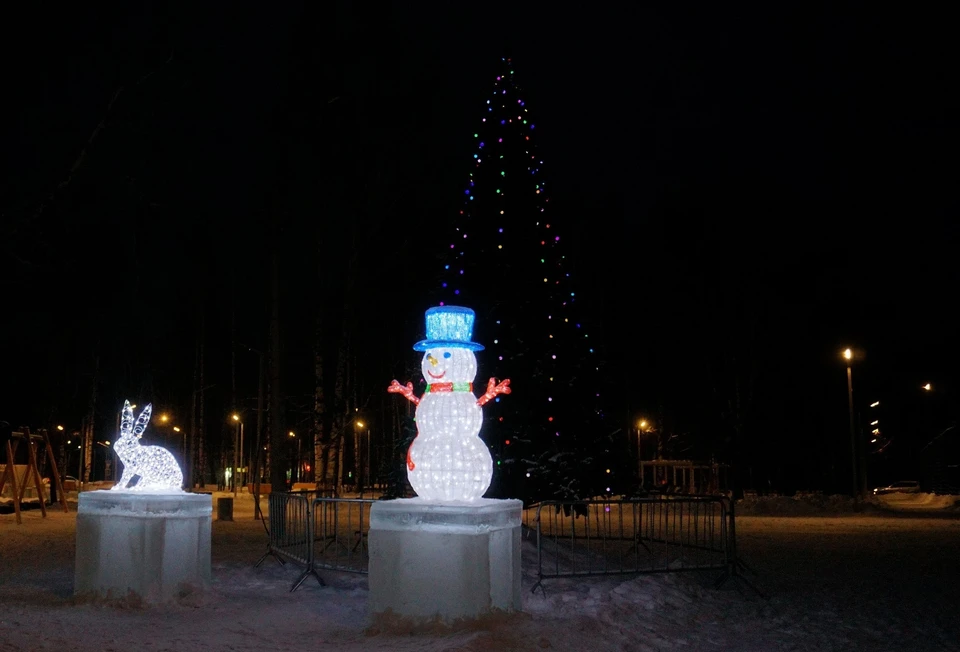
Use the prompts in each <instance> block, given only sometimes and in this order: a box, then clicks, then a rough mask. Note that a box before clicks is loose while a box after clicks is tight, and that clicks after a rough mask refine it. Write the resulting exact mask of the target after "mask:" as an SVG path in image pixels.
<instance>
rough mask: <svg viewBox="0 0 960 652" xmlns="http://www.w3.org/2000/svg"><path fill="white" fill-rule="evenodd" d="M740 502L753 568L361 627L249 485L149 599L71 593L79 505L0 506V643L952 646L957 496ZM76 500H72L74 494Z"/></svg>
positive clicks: (616, 583)
mask: <svg viewBox="0 0 960 652" xmlns="http://www.w3.org/2000/svg"><path fill="white" fill-rule="evenodd" d="M881 500H882V502H879V501H878V505H871V506H868V507H867V508H866V509H863V508H862V507H863V506H860V507H856V506H854V505H852V504H851V503H850V501H848V500H846V499H841V498H832V499H831V498H824V499H816V498H814V499H809V500H804V501H799V500H795V499H791V498H779V499H776V498H774V499H758V500H755V501H751V502H741V503H738V504H737V507H738V518H737V534H738V544H739V548H740V555H741V557H742V559H743V560H744V562H745V563H746V564H747V565H748V566H749V568H751V569H752V570H753V571H755V572H756V575H751V574H747V575H746V577H747V578H748V579H749V580H750V581H751V582H753V583H754V584H756V585H757V586H758V587H759V588H761V589H762V591H763V592H764V593H765V594H766V595H767V596H768V597H767V599H763V598H760V597H758V596H756V595H755V594H753V593H752V592H751V591H750V590H749V589H746V588H744V589H743V591H738V590H737V588H736V587H735V585H734V583H731V582H728V583H727V584H726V585H725V586H724V587H723V588H722V589H720V590H716V589H714V588H712V585H713V581H714V580H715V579H716V575H715V574H713V575H705V576H699V575H697V574H692V573H691V574H679V575H648V576H643V577H623V578H580V579H577V580H576V581H573V580H552V581H549V582H547V583H546V597H544V596H542V595H541V594H540V592H539V591H538V592H537V594H536V595H534V594H532V593H531V592H530V587H532V586H533V584H534V582H535V576H534V574H535V557H534V554H533V553H534V550H535V549H534V548H533V546H532V544H530V543H524V551H523V553H524V577H523V585H524V589H523V613H521V614H515V615H510V616H506V615H503V616H497V617H492V618H490V619H488V620H485V621H482V622H479V623H472V624H467V625H463V626H461V627H453V628H448V627H442V626H422V627H418V628H416V629H410V628H403V627H400V626H397V625H395V624H388V623H378V624H377V625H371V622H370V619H369V617H368V613H367V582H366V577H365V576H360V575H349V574H334V573H326V574H325V579H326V581H327V586H326V587H321V586H320V585H319V584H318V583H317V582H316V581H315V580H313V579H312V578H308V579H307V581H306V582H305V583H304V584H303V585H302V586H301V587H300V589H299V590H297V591H296V592H294V593H290V591H289V589H290V585H291V583H292V582H293V580H294V579H296V577H297V576H298V574H299V571H298V570H297V569H296V568H294V567H292V565H288V566H287V567H286V568H283V567H281V566H280V565H279V564H277V563H276V562H275V561H273V560H272V559H268V560H267V561H266V562H265V563H264V565H263V566H262V567H261V568H260V569H254V567H253V565H254V563H255V562H256V561H257V559H259V558H260V556H261V554H262V553H263V551H264V550H265V546H266V537H265V534H264V528H263V524H262V522H260V521H256V520H254V519H253V504H252V500H251V499H250V498H249V497H242V498H240V499H239V500H238V502H237V503H236V506H235V510H234V517H235V520H234V521H233V522H220V521H214V523H213V586H212V589H211V590H210V591H209V592H206V593H203V594H194V595H187V596H184V597H183V598H182V599H180V600H179V602H177V603H175V604H171V605H167V606H162V607H149V606H143V605H140V604H137V603H135V602H131V601H126V602H120V603H110V604H106V603H94V602H89V601H87V602H84V601H77V600H75V599H74V598H73V597H72V592H73V566H74V533H75V524H76V513H75V512H73V511H71V512H70V513H67V514H65V513H63V512H62V511H58V510H57V509H56V506H55V507H54V508H51V509H48V516H47V518H45V519H44V518H41V516H40V512H39V510H29V511H25V512H24V513H23V524H22V525H17V524H16V521H15V519H14V516H13V514H0V650H3V651H7V650H53V649H56V650H77V651H86V650H91V651H93V650H97V651H101V650H116V651H118V652H119V651H125V650H130V651H138V652H139V651H144V650H150V651H153V650H171V651H177V652H184V651H190V650H203V651H207V652H213V651H218V650H258V651H263V650H313V649H322V650H397V651H405V650H411V651H412V650H425V651H431V652H432V651H435V652H441V651H442V652H454V651H467V650H477V651H479V650H497V651H498V652H499V651H503V650H550V649H553V650H590V652H598V651H603V650H691V651H695V650H745V651H754V650H755V651H764V652H766V651H770V650H871V651H884V650H891V651H892V650H897V651H902V650H960V509H958V507H957V506H956V505H955V504H954V498H953V497H938V496H931V495H927V494H919V495H914V496H904V495H900V496H896V495H894V496H885V497H883V498H882V499H881ZM73 508H74V509H75V505H74V506H73Z"/></svg>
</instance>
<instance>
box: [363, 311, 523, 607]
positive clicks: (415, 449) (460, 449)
mask: <svg viewBox="0 0 960 652" xmlns="http://www.w3.org/2000/svg"><path fill="white" fill-rule="evenodd" d="M473 321H474V313H473V311H472V310H470V309H469V308H462V307H459V306H439V307H435V308H430V309H429V310H427V313H426V322H427V339H425V340H423V341H421V342H417V343H416V344H415V345H414V347H413V348H414V350H415V351H422V352H424V356H423V360H422V362H421V364H420V369H421V372H422V373H423V378H424V380H425V381H426V383H427V386H426V390H425V392H424V394H423V396H422V397H419V398H418V397H416V396H414V394H413V384H412V383H407V384H406V385H401V384H400V383H399V382H397V381H396V380H394V381H393V383H392V384H391V385H390V387H389V388H388V390H387V391H389V392H392V393H395V394H402V395H403V396H404V397H405V398H407V400H409V401H410V402H412V403H414V404H415V405H416V406H417V412H416V422H417V437H416V439H414V441H413V443H412V444H411V445H410V449H409V450H408V451H407V478H408V479H409V480H410V484H411V485H412V486H413V489H414V491H416V492H417V496H418V497H417V498H412V499H406V500H391V501H383V502H378V503H375V504H374V505H373V506H372V507H371V508H370V531H369V534H368V544H369V549H370V565H369V570H370V580H369V581H370V612H371V614H372V615H373V616H374V617H375V618H377V617H381V616H392V617H399V618H401V619H404V620H411V619H412V620H414V621H418V620H427V621H429V620H437V619H439V620H441V621H447V622H449V621H454V620H464V619H475V618H478V617H480V616H483V615H485V614H488V613H491V612H494V611H505V612H511V611H519V610H520V522H521V514H522V508H523V504H522V503H521V501H519V500H490V499H484V498H483V497H482V496H483V494H484V492H486V490H487V488H488V487H489V486H490V479H491V477H492V474H493V462H492V459H491V457H490V452H489V450H488V449H487V445H486V444H485V443H484V442H483V440H482V439H480V437H479V436H478V435H479V433H480V426H481V424H482V423H483V416H482V413H481V408H482V407H483V406H484V405H485V404H486V403H488V402H490V401H491V400H498V401H499V400H500V399H499V398H498V395H499V394H509V393H510V381H509V380H504V381H503V382H500V383H498V382H497V381H496V379H495V378H491V379H490V380H489V382H488V383H487V386H486V392H484V393H483V395H482V396H481V397H480V398H479V399H478V398H477V397H476V396H474V394H473V380H474V377H475V376H476V373H477V360H476V357H475V356H474V351H479V350H482V349H483V346H481V345H480V344H477V343H475V342H473V341H471V338H472V337H473Z"/></svg>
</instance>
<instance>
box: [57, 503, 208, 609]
mask: <svg viewBox="0 0 960 652" xmlns="http://www.w3.org/2000/svg"><path fill="white" fill-rule="evenodd" d="M212 514H213V499H212V497H211V496H210V495H209V494H189V493H180V494H154V493H145V492H139V493H138V492H133V491H85V492H82V493H81V494H80V503H79V507H78V509H77V557H76V570H75V575H74V593H75V594H76V595H78V596H79V595H90V594H93V595H96V596H98V597H103V598H126V597H127V596H128V595H129V594H131V593H133V594H135V595H137V596H139V597H140V598H141V599H143V601H144V602H150V603H159V602H166V601H168V600H171V599H175V598H176V597H177V596H178V595H181V594H183V593H185V592H188V591H195V590H205V589H207V588H209V586H210V526H211V522H212V520H213V519H212Z"/></svg>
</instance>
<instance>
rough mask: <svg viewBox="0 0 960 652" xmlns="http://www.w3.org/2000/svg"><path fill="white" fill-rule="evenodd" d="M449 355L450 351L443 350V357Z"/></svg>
mask: <svg viewBox="0 0 960 652" xmlns="http://www.w3.org/2000/svg"><path fill="white" fill-rule="evenodd" d="M450 356H451V353H450V352H449V351H444V352H443V357H445V358H449V357H450Z"/></svg>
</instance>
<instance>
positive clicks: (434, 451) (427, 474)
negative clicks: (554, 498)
mask: <svg viewBox="0 0 960 652" xmlns="http://www.w3.org/2000/svg"><path fill="white" fill-rule="evenodd" d="M474 318H475V316H474V312H473V310H471V309H470V308H462V307H459V306H439V307H435V308H430V309H429V310H427V313H426V321H427V339H425V340H422V341H420V342H417V343H416V344H414V346H413V350H414V351H423V352H424V356H423V361H422V362H421V363H420V370H421V371H422V372H423V378H424V380H426V381H427V388H426V391H425V392H424V394H423V396H422V397H420V398H417V397H416V396H414V395H413V383H407V384H406V385H401V384H400V383H399V382H397V381H396V380H394V381H393V382H392V383H391V384H390V387H388V388H387V391H388V392H392V393H395V394H403V395H404V396H405V397H406V398H407V400H409V401H410V402H411V403H413V404H414V405H416V406H417V415H416V420H417V437H416V439H414V440H413V443H412V444H411V445H410V448H409V450H408V451H407V478H409V480H410V484H411V485H412V486H413V489H414V491H416V492H417V495H418V496H420V497H421V498H425V499H427V500H443V501H452V500H465V501H471V500H476V499H478V498H481V497H483V494H484V492H485V491H486V490H487V487H489V486H490V479H491V478H492V476H493V460H492V458H491V457H490V452H489V451H488V450H487V446H486V444H484V443H483V441H482V440H481V439H480V437H479V436H478V435H479V434H480V426H481V425H482V423H483V414H482V412H481V409H480V408H481V407H482V406H483V405H484V404H485V403H487V402H488V401H490V400H491V399H492V398H494V397H495V396H496V395H497V394H509V393H510V381H509V380H504V381H503V382H501V383H497V380H496V379H495V378H491V379H490V381H489V382H488V383H487V391H486V392H485V393H484V394H483V396H481V397H480V398H479V399H477V398H476V397H475V396H474V395H473V380H474V378H475V377H476V375H477V358H476V356H474V351H482V350H483V346H481V345H480V344H477V343H476V342H472V341H471V337H472V336H473V322H474Z"/></svg>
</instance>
